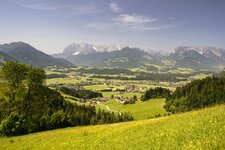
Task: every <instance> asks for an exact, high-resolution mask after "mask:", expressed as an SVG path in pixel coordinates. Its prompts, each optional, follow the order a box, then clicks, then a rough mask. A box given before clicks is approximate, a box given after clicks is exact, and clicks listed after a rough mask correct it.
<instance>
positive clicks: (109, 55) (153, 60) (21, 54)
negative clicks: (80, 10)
mask: <svg viewBox="0 0 225 150" xmlns="http://www.w3.org/2000/svg"><path fill="white" fill-rule="evenodd" d="M7 61H19V62H21V63H24V64H29V65H33V66H36V67H48V66H63V67H71V66H74V65H79V66H80V65H81V66H90V67H119V68H144V69H147V70H153V69H154V70H155V69H159V68H157V67H155V66H161V68H167V69H176V68H191V69H193V70H196V71H206V70H207V71H219V70H222V69H223V68H224V67H225V50H224V49H222V48H214V47H188V46H186V47H178V48H177V49H175V50H174V51H173V52H170V53H162V52H157V51H149V50H144V49H141V48H135V47H128V46H125V45H92V44H88V43H81V44H75V43H73V44H71V45H69V46H67V47H66V48H65V49H64V51H63V52H62V53H59V54H54V55H51V56H50V55H48V54H45V53H44V52H42V51H39V50H37V49H35V48H34V47H32V46H31V45H29V44H27V43H24V42H13V43H10V44H3V45H0V64H2V63H4V62H7Z"/></svg>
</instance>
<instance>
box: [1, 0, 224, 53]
mask: <svg viewBox="0 0 225 150" xmlns="http://www.w3.org/2000/svg"><path fill="white" fill-rule="evenodd" d="M224 40H225V0H1V1H0V44H4V43H10V42H17V41H23V42H26V43H29V44H30V45H32V46H34V47H35V48H37V49H39V50H41V51H44V52H46V53H48V54H53V53H59V52H62V51H63V49H64V48H65V47H66V46H68V45H69V44H71V43H81V42H87V43H91V44H103V45H107V44H124V45H128V46H132V47H133V46H137V47H141V48H148V49H151V50H157V51H160V50H163V51H172V50H174V49H175V48H177V47H179V46H213V47H218V48H225V41H224Z"/></svg>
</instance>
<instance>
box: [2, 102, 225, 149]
mask: <svg viewBox="0 0 225 150" xmlns="http://www.w3.org/2000/svg"><path fill="white" fill-rule="evenodd" d="M224 133H225V105H221V106H215V107H212V108H206V109H202V110H198V111H192V112H188V113H183V114H176V115H171V116H166V117H160V118H155V119H149V120H144V121H133V122H126V123H117V124H110V125H96V126H84V127H74V128H64V129H58V130H52V131H46V132H40V133H34V134H30V135H24V136H18V137H10V138H0V149H4V150H12V149H13V150H14V149H17V150H22V149H36V150H39V149H46V148H47V149H80V150H82V149H93V150H95V149H104V150H108V149H116V150H117V149H118V150H121V149H171V150H174V149H182V150H191V149H204V150H205V149H206V150H207V149H225V134H224Z"/></svg>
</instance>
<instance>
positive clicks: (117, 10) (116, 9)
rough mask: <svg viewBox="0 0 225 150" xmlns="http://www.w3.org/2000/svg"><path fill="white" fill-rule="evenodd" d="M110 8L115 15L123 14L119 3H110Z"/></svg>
mask: <svg viewBox="0 0 225 150" xmlns="http://www.w3.org/2000/svg"><path fill="white" fill-rule="evenodd" d="M109 6H110V9H111V10H112V11H113V12H114V13H121V12H122V9H121V8H120V7H119V5H118V4H117V3H114V2H112V3H110V4H109Z"/></svg>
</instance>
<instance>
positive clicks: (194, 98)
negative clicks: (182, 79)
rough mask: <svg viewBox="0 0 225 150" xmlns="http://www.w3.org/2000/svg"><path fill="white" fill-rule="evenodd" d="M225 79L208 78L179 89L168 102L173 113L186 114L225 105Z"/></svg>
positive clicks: (166, 106) (169, 109) (168, 109)
mask: <svg viewBox="0 0 225 150" xmlns="http://www.w3.org/2000/svg"><path fill="white" fill-rule="evenodd" d="M224 85H225V78H224V77H221V78H218V77H207V78H205V79H202V80H195V81H192V82H191V83H188V84H186V85H185V86H184V87H179V88H177V89H176V90H175V92H174V93H173V94H172V95H171V96H169V97H168V98H167V100H166V105H165V108H166V110H167V111H171V112H185V111H190V110H194V109H201V108H204V107H208V106H212V105H215V104H221V103H225V86H224Z"/></svg>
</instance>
